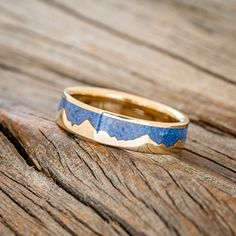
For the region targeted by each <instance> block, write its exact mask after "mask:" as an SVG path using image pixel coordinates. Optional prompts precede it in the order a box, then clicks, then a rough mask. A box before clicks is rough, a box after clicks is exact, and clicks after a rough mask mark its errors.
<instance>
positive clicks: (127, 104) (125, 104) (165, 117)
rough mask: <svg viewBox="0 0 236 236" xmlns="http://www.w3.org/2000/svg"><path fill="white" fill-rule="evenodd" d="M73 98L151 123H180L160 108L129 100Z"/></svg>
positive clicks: (84, 96) (81, 96) (95, 97)
mask: <svg viewBox="0 0 236 236" xmlns="http://www.w3.org/2000/svg"><path fill="white" fill-rule="evenodd" d="M71 96H72V97H74V98H75V99H77V100H79V101H81V102H83V103H86V104H88V105H90V106H93V107H96V108H99V109H102V110H106V111H110V112H114V113H117V114H120V115H125V116H129V117H133V118H138V119H143V120H149V121H158V122H168V123H169V122H178V120H177V119H176V118H175V117H172V116H170V115H169V114H167V113H163V112H161V111H158V108H157V109H151V108H149V107H145V106H142V105H140V104H136V103H134V102H133V101H131V100H129V99H127V98H125V99H122V100H119V99H114V98H107V97H102V96H94V95H81V94H72V95H71Z"/></svg>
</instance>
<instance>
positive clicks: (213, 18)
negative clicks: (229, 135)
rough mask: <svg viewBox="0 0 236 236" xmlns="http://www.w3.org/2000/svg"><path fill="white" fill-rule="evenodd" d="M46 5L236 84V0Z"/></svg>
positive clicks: (56, 2)
mask: <svg viewBox="0 0 236 236" xmlns="http://www.w3.org/2000/svg"><path fill="white" fill-rule="evenodd" d="M44 2H45V3H47V4H49V5H51V6H53V8H58V9H60V10H61V11H63V12H65V13H66V14H68V15H73V16H74V17H75V18H77V19H79V20H83V21H85V22H88V23H89V24H92V25H95V26H96V27H98V28H100V29H102V30H104V31H107V32H110V33H111V34H114V35H116V36H118V37H121V38H124V39H126V40H128V41H132V42H135V43H136V44H139V45H142V46H145V47H147V48H151V49H152V50H155V51H157V52H159V53H162V54H166V55H169V56H171V57H174V58H176V59H178V60H179V61H182V62H183V63H185V64H188V65H190V66H191V67H193V68H196V69H197V70H201V71H204V72H205V73H207V74H210V75H213V76H214V77H215V78H218V79H222V80H224V81H228V82H231V83H234V84H235V82H236V78H235V72H236V71H235V68H236V64H235V57H236V49H235V47H234V46H233V45H234V42H235V37H236V28H235V21H236V16H235V8H236V2H235V0H230V1H227V3H226V2H224V1H220V0H209V1H207V2H206V1H204V0H202V1H188V0H174V1H173V0H167V1H162V0H161V1H145V2H143V1H141V0H131V1H123V2H118V1H115V0H102V1H100V2H99V4H96V0H89V1H87V0H84V1H80V2H79V3H78V2H77V1H76V0H69V1H66V2H65V1H63V0H53V1H44ZM108 9H109V10H108Z"/></svg>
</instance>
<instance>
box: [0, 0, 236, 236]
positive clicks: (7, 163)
mask: <svg viewBox="0 0 236 236" xmlns="http://www.w3.org/2000/svg"><path fill="white" fill-rule="evenodd" d="M234 4H235V3H234V0H230V1H228V2H227V4H225V2H223V1H218V0H209V1H208V2H207V3H206V2H205V1H204V4H203V2H202V1H186V0H175V1H174V0H168V1H140V0H130V1H126V2H116V1H113V0H101V1H99V4H98V3H97V2H96V1H94V0H86V1H83V0H82V1H79V2H76V1H74V0H68V1H66V2H65V1H60V0H50V1H44V0H42V1H30V0H22V1H21V2H20V3H19V2H18V1H16V0H10V1H5V2H0V92H1V97H0V130H1V132H2V133H1V132H0V171H1V172H0V175H1V178H0V189H1V191H0V194H1V200H3V201H1V202H0V234H1V235H4V234H5V235H11V234H12V235H14V234H20V235H26V234H25V232H28V234H29V235H32V234H38V235H55V234H60V235H78V234H80V235H81V234H82V235H84V234H86V235H96V234H97V235H157V234H158V235H189V234H191V235H235V234H236V227H235V219H236V217H235V216H236V185H235V182H236V155H235V153H236V139H235V136H236V86H235V78H234V77H235V76H234V74H235V68H236V67H235V60H234V59H235V56H236V51H235V47H233V46H232V47H231V48H230V50H229V49H228V45H230V44H231V43H232V42H234V37H235V26H234V21H235V14H234V11H233V10H232V9H233V7H234ZM167 12H168V14H167ZM147 25H148V27H147ZM179 25H181V27H179ZM176 45H178V47H176ZM84 84H86V85H95V86H102V87H109V88H115V89H119V90H124V91H128V92H132V93H136V94H141V95H143V96H146V97H149V98H152V99H154V100H158V101H160V102H164V103H166V104H169V105H171V106H173V107H175V108H178V109H180V110H182V111H183V112H185V113H186V114H187V115H189V116H190V118H191V120H192V123H191V125H190V127H189V137H188V140H187V144H186V148H185V149H184V150H183V152H182V153H180V154H178V155H167V156H158V155H147V154H142V153H134V152H128V151H124V150H118V149H115V148H109V147H105V146H101V145H98V144H93V143H88V142H84V141H81V140H79V139H76V138H74V137H72V136H71V135H68V134H66V133H65V132H63V131H62V130H60V129H59V128H58V127H57V126H56V124H55V123H54V117H55V113H56V107H57V103H58V100H59V98H60V96H61V93H62V90H63V89H64V88H65V87H67V86H73V85H84Z"/></svg>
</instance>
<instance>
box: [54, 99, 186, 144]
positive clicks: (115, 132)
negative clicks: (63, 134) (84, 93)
mask: <svg viewBox="0 0 236 236" xmlns="http://www.w3.org/2000/svg"><path fill="white" fill-rule="evenodd" d="M62 108H64V109H65V112H66V115H67V119H68V120H69V121H70V122H71V124H72V125H80V124H81V123H83V122H84V121H85V120H88V121H89V122H90V123H91V125H92V126H93V127H94V128H95V129H96V131H97V132H98V131H105V132H107V133H108V134H109V135H110V136H111V137H115V138H116V139H117V140H125V141H127V140H133V139H136V138H139V137H142V136H144V135H149V137H150V138H151V139H152V140H153V141H154V142H156V143H157V144H164V145H165V146H166V147H171V146H173V145H175V143H176V142H177V141H178V140H181V141H183V142H185V140H186V136H187V128H163V127H160V128H158V127H154V126H149V125H141V124H135V123H131V122H127V121H124V120H119V119H116V118H112V117H109V116H107V115H106V113H103V114H98V113H96V112H93V111H89V110H86V109H84V108H81V107H79V106H77V105H75V104H73V103H71V102H69V101H67V100H66V99H65V98H62V99H61V102H60V104H59V108H58V110H61V109H62Z"/></svg>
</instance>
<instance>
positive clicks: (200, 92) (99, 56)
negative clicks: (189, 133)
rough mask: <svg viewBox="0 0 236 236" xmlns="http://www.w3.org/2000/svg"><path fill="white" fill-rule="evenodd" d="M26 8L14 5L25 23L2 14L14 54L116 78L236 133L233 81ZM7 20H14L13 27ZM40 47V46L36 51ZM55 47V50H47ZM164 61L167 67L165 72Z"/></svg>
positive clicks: (95, 78) (93, 79)
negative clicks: (230, 81) (220, 79)
mask: <svg viewBox="0 0 236 236" xmlns="http://www.w3.org/2000/svg"><path fill="white" fill-rule="evenodd" d="M26 2H27V1H26ZM11 3H14V1H8V2H7V3H5V5H7V6H5V7H8V8H9V9H8V10H9V11H10V10H11V8H10V7H11ZM25 4H26V3H25ZM12 6H13V5H12ZM27 6H28V7H29V8H31V9H32V11H31V12H30V13H29V12H28V11H27V9H26V8H24V4H22V5H17V7H15V8H14V11H15V14H16V15H17V16H18V18H19V17H20V18H21V20H22V21H23V23H21V21H16V20H15V19H14V18H12V16H11V15H8V16H7V17H6V16H4V15H3V22H5V21H7V22H8V23H6V22H5V23H3V25H2V30H3V32H4V33H3V34H1V35H2V37H1V38H2V44H3V45H4V44H5V43H6V42H8V43H7V44H8V45H5V46H8V47H9V45H11V44H12V45H11V46H12V50H14V52H16V51H18V53H19V54H22V53H25V54H30V56H31V60H38V59H39V58H40V64H43V66H44V67H47V68H48V69H49V70H50V69H51V70H56V71H57V72H58V73H63V74H64V75H66V76H69V77H73V78H82V80H83V81H86V82H87V83H93V84H97V85H103V86H107V83H109V84H110V78H113V84H112V85H110V87H114V88H119V89H122V90H128V91H133V92H135V93H142V94H143V93H145V94H146V96H151V97H154V98H155V99H158V100H160V101H163V102H165V103H167V104H172V105H174V106H175V107H176V108H183V107H184V109H182V110H183V111H184V112H186V113H187V114H188V115H189V116H190V118H192V119H193V120H196V121H199V120H200V121H201V122H203V123H206V124H209V125H211V126H215V127H217V128H218V129H221V130H223V131H227V132H229V133H231V134H233V135H235V134H236V128H235V127H236V125H235V120H236V119H235V101H236V99H235V98H234V97H235V94H236V93H235V86H234V85H232V84H228V83H226V82H224V81H218V80H215V78H214V77H213V76H210V75H207V74H205V73H203V72H201V71H198V70H196V69H195V68H192V67H190V66H187V65H185V64H184V63H182V62H180V61H178V60H176V59H173V58H172V57H169V56H165V55H160V54H159V53H157V52H155V51H153V50H151V49H148V48H145V47H142V46H140V45H136V44H134V43H132V42H128V41H126V40H124V39H120V38H118V37H116V36H114V35H112V34H110V33H109V32H104V31H102V30H100V29H98V28H96V27H95V26H93V25H92V26H91V25H90V24H88V23H86V22H83V21H80V20H78V19H77V18H76V19H75V18H74V17H73V16H70V15H68V14H65V13H63V12H61V11H60V10H57V9H54V8H53V7H48V5H47V4H44V3H40V2H35V1H30V2H29V3H28V2H27ZM9 18H10V19H9ZM35 19H37V21H36V20H35ZM53 19H57V20H56V21H55V20H53ZM9 21H10V22H13V23H14V25H12V27H11V23H9ZM4 24H6V25H5V26H4ZM74 29H76V30H74ZM16 31H17V35H15V34H14V32H16ZM7 34H9V36H8V37H7ZM27 35H29V36H28V37H27ZM55 35H56V39H55ZM65 35H66V36H65ZM15 36H16V37H17V36H18V37H17V38H15ZM32 38H33V39H35V41H36V42H35V45H33V44H34V41H32ZM20 42H21V43H20ZM26 43H27V48H24V50H23V51H24V52H23V51H22V47H23V45H24V44H26ZM48 44H49V45H48ZM36 45H37V46H36ZM39 46H41V47H42V50H38V47H39ZM52 47H53V48H52ZM3 48H4V47H3ZM117 49H118V50H117ZM51 50H53V54H52V53H49V52H51ZM45 54H46V55H45ZM62 55H63V57H62ZM35 57H37V58H35ZM52 57H53V60H52ZM157 61H158V62H159V63H156V62H157ZM147 62H148V63H147ZM78 65H79V66H78ZM165 65H168V68H169V69H168V70H163V67H164V66H165ZM181 75H182V76H181ZM101 78H104V79H101ZM189 78H191V80H190V79H189ZM199 78H201V80H199ZM127 83H129V84H130V85H129V84H127ZM141 83H142V86H140V84H141ZM223 87H224V89H223V90H222V88H223ZM205 88H207V90H206V89H205ZM167 91H168V92H167ZM166 93H168V94H166ZM226 100H227V102H226ZM176 101H178V102H176ZM190 101H191V102H190ZM226 104H227V105H226ZM219 106H221V107H222V108H221V109H218V107H219ZM223 114H224V115H223ZM225 119H227V122H226V121H225Z"/></svg>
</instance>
